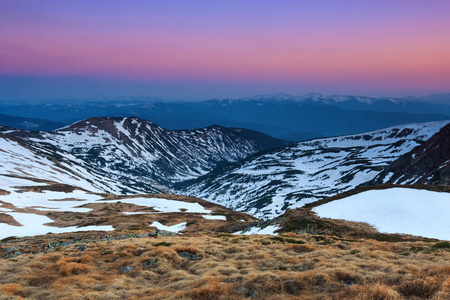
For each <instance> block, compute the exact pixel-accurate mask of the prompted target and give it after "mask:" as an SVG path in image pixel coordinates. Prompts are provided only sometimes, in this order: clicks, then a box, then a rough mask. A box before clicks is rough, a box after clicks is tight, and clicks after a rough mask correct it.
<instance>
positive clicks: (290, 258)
mask: <svg viewBox="0 0 450 300" xmlns="http://www.w3.org/2000/svg"><path fill="white" fill-rule="evenodd" d="M433 245H435V242H425V241H418V242H412V241H410V242H406V241H403V242H379V241H375V240H364V239H361V240H357V239H354V240H351V239H346V240H343V239H339V238H337V237H332V236H328V237H326V238H325V239H323V238H319V237H317V236H313V235H308V234H301V235H295V234H286V235H283V236H278V237H269V236H234V235H227V234H216V235H191V236H175V237H160V238H156V239H155V238H140V239H128V240H115V241H97V242H91V243H88V244H86V246H87V249H86V250H85V251H79V250H77V249H76V247H77V245H69V246H67V247H61V248H58V250H57V251H53V252H47V253H40V254H35V255H28V254H27V255H21V256H18V257H16V258H9V259H0V291H1V296H0V299H20V298H29V299H108V300H109V299H214V300H220V299H248V298H250V299H427V298H428V299H450V249H447V248H445V247H436V246H435V247H433ZM181 252H189V253H192V254H194V255H197V256H201V257H202V259H201V260H196V261H193V260H188V259H185V258H183V257H181V256H180V255H179V253H181ZM128 267H131V268H128Z"/></svg>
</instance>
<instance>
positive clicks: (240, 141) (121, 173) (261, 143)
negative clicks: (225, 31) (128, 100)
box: [3, 118, 288, 193]
mask: <svg viewBox="0 0 450 300" xmlns="http://www.w3.org/2000/svg"><path fill="white" fill-rule="evenodd" d="M3 136H4V137H9V138H11V139H15V140H17V141H22V144H23V145H25V144H26V146H24V147H25V148H28V149H38V150H39V152H41V153H42V154H44V155H45V154H46V153H47V155H51V156H55V155H56V154H55V153H57V156H58V157H54V159H53V161H54V162H53V164H54V163H59V159H63V160H64V159H66V158H67V159H68V160H70V161H71V162H76V163H77V164H79V165H80V166H81V167H82V168H84V170H82V171H81V170H80V172H82V173H83V174H85V173H86V172H87V173H95V174H97V175H99V176H100V177H104V178H106V179H107V180H106V182H108V181H112V182H114V184H113V186H114V185H116V186H118V188H112V187H110V188H104V187H105V180H103V179H102V180H100V181H101V183H96V184H95V185H96V186H97V187H99V188H100V189H102V190H104V191H106V192H113V193H129V192H135V191H141V192H147V193H149V192H166V191H168V190H170V187H168V186H170V185H171V184H172V183H174V182H178V181H182V180H187V179H192V178H196V177H198V176H200V175H203V174H205V173H207V172H209V171H210V170H212V169H213V168H214V167H216V166H218V165H221V164H224V163H229V162H235V161H237V160H240V159H243V158H244V157H247V156H248V155H250V154H253V153H255V152H258V151H261V150H264V149H268V148H273V147H279V146H283V145H287V144H288V142H285V141H283V140H279V139H275V138H272V137H270V136H267V135H264V134H261V133H258V132H255V131H251V130H246V129H238V128H225V127H221V126H210V127H206V128H201V129H193V130H166V129H164V128H161V127H159V126H157V125H156V124H154V123H152V122H150V121H147V120H142V119H138V118H91V119H87V120H84V121H80V122H77V123H74V124H72V125H70V126H67V127H65V128H62V129H60V130H56V131H51V132H31V131H20V130H3ZM9 144H11V143H9ZM24 147H22V148H24ZM24 151H28V152H27V153H26V154H24V157H25V158H24V159H26V157H27V156H30V158H32V157H34V158H35V159H36V160H37V161H39V160H40V159H39V155H37V154H36V153H34V154H33V155H32V154H31V152H29V150H23V149H21V150H11V151H10V156H11V155H12V156H14V154H12V153H21V152H24ZM49 151H50V152H49ZM35 152H36V151H35ZM48 153H50V154H48ZM4 160H7V159H6V158H5V159H4ZM45 163H47V164H48V163H49V162H47V161H45ZM67 168H68V169H70V170H71V169H72V167H67ZM5 169H9V170H15V169H16V166H15V163H14V162H11V163H10V164H9V165H8V166H5ZM47 170H48V168H47ZM14 172H15V171H14ZM14 172H13V173H14ZM27 172H33V171H30V170H28V171H27ZM70 172H71V171H70ZM41 173H42V172H41ZM44 173H45V172H44ZM46 174H48V173H46ZM45 176H47V175H45ZM45 176H44V177H42V176H41V174H39V176H37V177H36V178H46V177H45ZM52 177H58V175H56V176H52ZM81 177H82V178H88V179H89V180H90V181H93V182H95V181H96V178H92V176H91V175H90V176H85V175H82V176H81ZM97 179H98V178H97ZM65 183H66V184H74V183H73V182H70V181H66V182H65ZM74 185H76V184H74ZM76 186H79V185H76ZM89 190H92V189H89Z"/></svg>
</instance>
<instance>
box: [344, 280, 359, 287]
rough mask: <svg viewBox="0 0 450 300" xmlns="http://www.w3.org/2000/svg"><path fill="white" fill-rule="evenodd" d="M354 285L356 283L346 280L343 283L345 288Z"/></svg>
mask: <svg viewBox="0 0 450 300" xmlns="http://www.w3.org/2000/svg"><path fill="white" fill-rule="evenodd" d="M353 284H356V282H353V281H351V280H345V281H344V282H342V285H343V286H351V285H353Z"/></svg>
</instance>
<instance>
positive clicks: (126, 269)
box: [119, 266, 133, 274]
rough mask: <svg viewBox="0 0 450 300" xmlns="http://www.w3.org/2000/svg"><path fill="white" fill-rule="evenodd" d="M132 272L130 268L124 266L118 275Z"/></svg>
mask: <svg viewBox="0 0 450 300" xmlns="http://www.w3.org/2000/svg"><path fill="white" fill-rule="evenodd" d="M132 270H133V267H132V266H126V267H122V268H120V270H119V274H124V273H128V272H131V271H132Z"/></svg>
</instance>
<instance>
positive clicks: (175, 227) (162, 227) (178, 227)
mask: <svg viewBox="0 0 450 300" xmlns="http://www.w3.org/2000/svg"><path fill="white" fill-rule="evenodd" d="M150 226H151V227H156V228H158V229H159V230H166V231H170V232H176V233H178V232H180V231H182V230H184V229H185V228H186V222H183V223H180V224H175V225H172V226H165V225H163V224H161V223H159V222H158V221H155V222H153V223H152V224H150Z"/></svg>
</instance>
